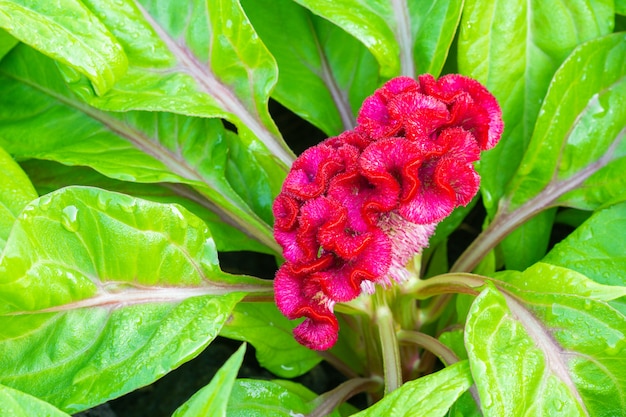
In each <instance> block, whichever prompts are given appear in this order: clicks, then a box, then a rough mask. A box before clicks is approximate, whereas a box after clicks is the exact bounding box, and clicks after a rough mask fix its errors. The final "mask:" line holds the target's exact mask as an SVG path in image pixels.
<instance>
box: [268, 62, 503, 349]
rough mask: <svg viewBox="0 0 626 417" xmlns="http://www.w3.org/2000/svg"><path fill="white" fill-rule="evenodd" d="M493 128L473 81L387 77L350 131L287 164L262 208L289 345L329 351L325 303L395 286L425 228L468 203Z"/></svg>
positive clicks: (332, 320) (495, 119)
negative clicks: (277, 263) (269, 208)
mask: <svg viewBox="0 0 626 417" xmlns="http://www.w3.org/2000/svg"><path fill="white" fill-rule="evenodd" d="M502 129H503V123H502V114H501V110H500V107H499V105H498V103H497V101H496V99H495V98H494V97H493V96H492V95H491V94H490V93H489V92H488V91H487V89H486V88H485V87H483V86H482V85H481V84H480V83H478V82H477V81H475V80H472V79H470V78H467V77H463V76H460V75H455V74H454V75H446V76H443V77H441V78H440V79H439V80H435V79H434V78H433V77H432V76H430V75H422V76H420V77H419V78H418V79H417V80H415V79H412V78H409V77H397V78H394V79H392V80H390V81H388V82H387V83H386V84H385V85H383V86H382V87H381V88H380V89H378V90H377V91H376V92H374V94H373V95H372V96H370V97H368V98H367V99H366V100H365V101H364V103H363V106H362V108H361V109H360V111H359V114H358V117H357V127H356V128H355V129H354V130H352V131H347V132H344V133H342V134H341V135H339V136H336V137H332V138H329V139H327V140H325V141H324V142H322V143H320V144H318V145H317V146H314V147H312V148H310V149H308V150H306V151H305V152H304V153H302V155H300V157H299V158H298V159H296V161H295V162H294V164H293V166H292V169H291V171H290V172H289V174H288V175H287V178H286V180H285V182H284V184H283V188H282V191H281V193H280V194H279V195H278V197H277V198H276V200H275V202H274V206H273V211H274V216H275V224H274V236H275V238H276V240H277V242H278V243H279V244H280V245H281V246H282V247H283V250H284V257H285V260H286V262H285V263H284V264H283V265H282V266H281V267H280V269H279V270H278V272H277V274H276V278H275V280H274V290H275V298H276V303H277V306H278V308H279V309H280V311H281V312H282V313H283V314H284V315H285V316H287V317H288V318H289V319H296V318H301V317H304V318H305V320H304V321H303V322H302V323H301V324H300V325H298V326H297V327H296V328H295V329H294V336H295V338H296V339H297V340H298V341H299V342H300V343H302V344H303V345H305V346H307V347H309V348H311V349H317V350H324V349H328V348H330V347H332V346H333V344H334V343H335V342H336V340H337V335H338V329H339V325H338V322H337V319H336V317H335V315H334V313H333V306H334V305H335V303H337V302H347V301H350V300H352V299H354V298H356V297H358V296H359V295H360V294H361V293H362V292H363V291H366V292H370V293H371V292H372V291H373V288H374V284H381V285H385V286H387V285H391V284H392V282H393V281H397V282H400V281H402V280H404V279H405V278H406V277H407V274H408V272H407V270H406V269H405V266H406V264H407V262H408V261H409V260H410V259H411V258H412V257H413V256H415V255H416V254H419V253H420V252H421V251H422V249H423V248H425V247H426V246H427V245H428V239H429V237H430V235H431V234H432V233H433V232H434V230H435V227H436V224H437V223H438V222H440V221H441V220H442V219H443V218H445V217H446V216H448V215H449V214H450V213H451V212H452V210H454V209H455V208H456V207H458V206H463V205H467V204H468V203H469V202H470V201H471V199H472V198H473V197H474V195H476V193H477V191H478V187H479V182H480V178H479V176H478V174H477V173H476V171H475V170H474V162H475V161H477V160H478V158H479V157H480V151H481V150H486V149H490V148H492V147H493V146H495V145H496V143H497V142H498V140H499V139H500V136H501V133H502Z"/></svg>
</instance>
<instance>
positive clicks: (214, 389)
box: [172, 345, 246, 417]
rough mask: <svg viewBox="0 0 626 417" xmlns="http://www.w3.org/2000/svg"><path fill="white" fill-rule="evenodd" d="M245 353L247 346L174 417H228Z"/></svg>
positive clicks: (238, 351) (230, 359) (236, 353)
mask: <svg viewBox="0 0 626 417" xmlns="http://www.w3.org/2000/svg"><path fill="white" fill-rule="evenodd" d="M245 351H246V345H241V347H240V348H239V349H238V350H237V352H235V353H233V355H232V356H231V357H230V358H229V359H228V360H227V361H226V363H224V365H222V367H221V368H220V369H219V370H218V371H217V372H216V373H215V376H213V379H211V382H210V383H209V385H207V386H206V387H204V388H202V389H201V390H200V391H198V392H196V393H195V394H194V395H193V396H192V397H191V398H190V399H189V400H187V401H186V402H185V404H183V405H181V406H180V407H179V408H178V409H176V411H175V412H174V414H172V417H204V416H206V417H220V416H222V417H226V407H227V405H228V401H229V400H228V398H229V397H230V392H231V390H232V389H233V385H234V383H235V379H236V378H237V372H239V368H240V367H241V363H242V362H243V355H244V353H245Z"/></svg>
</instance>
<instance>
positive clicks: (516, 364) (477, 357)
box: [465, 270, 626, 417]
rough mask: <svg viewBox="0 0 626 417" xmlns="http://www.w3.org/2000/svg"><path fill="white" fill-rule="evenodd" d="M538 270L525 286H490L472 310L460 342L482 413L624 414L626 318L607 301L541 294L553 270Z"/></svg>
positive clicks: (530, 273) (479, 297) (498, 414)
mask: <svg viewBox="0 0 626 417" xmlns="http://www.w3.org/2000/svg"><path fill="white" fill-rule="evenodd" d="M537 272H538V271H533V270H530V271H529V272H528V273H527V276H526V277H527V278H528V279H529V280H530V281H531V282H532V284H531V285H529V286H528V287H530V288H520V289H516V290H513V291H511V289H510V288H507V289H506V292H502V293H501V292H498V291H497V290H495V289H493V288H492V287H491V286H487V288H485V289H484V290H483V291H482V292H481V294H480V295H479V296H478V297H477V298H476V300H475V301H474V303H473V304H472V307H471V309H470V312H469V315H468V319H467V325H466V331H465V344H466V347H467V351H468V354H469V358H470V365H471V368H472V375H473V377H474V381H475V382H476V386H477V388H478V392H479V395H480V399H481V404H482V409H483V412H484V415H485V416H487V417H488V416H503V415H516V416H517V415H550V414H551V413H554V412H558V414H559V415H568V416H588V415H607V416H609V415H621V412H622V411H623V410H624V409H625V407H626V395H625V394H624V393H625V392H626V318H625V317H624V316H623V315H622V314H620V313H619V312H618V311H616V310H615V309H613V308H612V307H610V306H609V305H608V304H607V303H606V302H604V301H598V300H595V299H593V298H589V297H586V296H583V295H577V294H567V293H565V294H559V293H541V292H540V290H538V289H537V288H536V287H537V286H538V285H540V284H539V283H540V282H541V281H542V280H543V281H545V280H548V279H552V278H553V277H551V276H550V275H549V274H547V273H546V271H543V273H541V275H537ZM554 278H555V279H557V278H558V277H554ZM578 278H579V277H578ZM578 278H577V279H578ZM579 280H580V279H579ZM519 282H523V281H522V280H520V281H519ZM519 282H518V283H519ZM505 288H506V285H505Z"/></svg>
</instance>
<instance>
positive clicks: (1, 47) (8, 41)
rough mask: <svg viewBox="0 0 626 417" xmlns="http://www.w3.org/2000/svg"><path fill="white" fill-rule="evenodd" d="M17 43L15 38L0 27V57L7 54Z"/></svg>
mask: <svg viewBox="0 0 626 417" xmlns="http://www.w3.org/2000/svg"><path fill="white" fill-rule="evenodd" d="M18 43H19V41H18V40H17V39H15V38H14V37H13V36H11V35H9V34H8V33H7V32H6V31H4V30H2V29H0V59H2V58H3V57H4V56H5V55H6V54H8V53H9V51H11V49H13V47H14V46H15V45H17V44H18Z"/></svg>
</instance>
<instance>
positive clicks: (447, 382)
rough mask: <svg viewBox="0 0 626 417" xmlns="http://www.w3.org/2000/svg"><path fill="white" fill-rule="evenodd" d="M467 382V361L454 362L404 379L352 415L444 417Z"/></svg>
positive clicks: (468, 378) (359, 416) (470, 379)
mask: <svg viewBox="0 0 626 417" xmlns="http://www.w3.org/2000/svg"><path fill="white" fill-rule="evenodd" d="M471 385H472V376H471V374H470V372H469V365H468V362H467V361H461V362H457V363H455V364H454V365H451V366H448V367H447V368H445V369H443V370H441V371H438V372H436V373H434V374H431V375H428V376H425V377H422V378H419V379H417V380H414V381H409V382H406V383H405V384H404V385H402V386H401V387H400V388H398V389H397V390H395V391H393V392H392V393H391V394H388V395H386V396H385V398H383V399H382V400H381V401H379V402H378V403H376V404H374V405H373V406H371V407H369V408H368V409H366V410H364V411H361V412H360V413H357V414H355V416H358V417H368V416H371V417H374V416H385V415H389V416H398V417H400V416H407V417H408V416H415V415H428V416H433V417H436V416H445V415H447V413H448V409H449V408H450V407H451V406H452V404H453V403H454V402H455V401H456V399H457V398H459V396H460V395H461V394H463V393H464V392H465V391H467V389H468V388H469V387H470V386H471Z"/></svg>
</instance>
